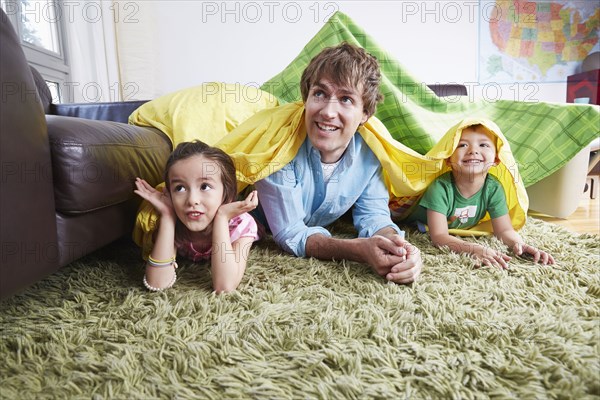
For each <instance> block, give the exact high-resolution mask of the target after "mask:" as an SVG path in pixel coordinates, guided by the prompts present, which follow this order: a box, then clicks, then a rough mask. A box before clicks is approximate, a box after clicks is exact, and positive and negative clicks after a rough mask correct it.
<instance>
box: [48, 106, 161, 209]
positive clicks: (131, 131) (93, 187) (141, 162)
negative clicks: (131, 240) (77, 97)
mask: <svg viewBox="0 0 600 400" xmlns="http://www.w3.org/2000/svg"><path fill="white" fill-rule="evenodd" d="M46 121H47V124H48V136H49V138H50V148H51V154H52V176H53V180H54V194H55V202H56V210H57V211H58V212H60V213H62V214H67V215H78V214H84V213H87V212H92V211H95V210H99V209H102V208H106V207H110V206H113V205H115V204H120V203H124V202H126V201H129V200H131V199H132V198H135V197H136V196H135V194H134V193H133V190H134V188H135V186H134V181H135V178H136V177H140V178H143V179H146V180H147V181H148V182H149V183H150V184H151V185H156V184H158V183H160V182H161V181H162V176H163V170H164V167H165V164H166V161H167V158H168V157H169V154H170V153H171V142H170V140H169V139H168V138H167V136H166V135H164V134H163V133H162V132H160V131H159V130H157V129H154V128H146V127H140V126H134V125H128V124H123V123H120V122H112V121H95V120H89V119H85V118H73V117H63V116H58V115H47V116H46Z"/></svg>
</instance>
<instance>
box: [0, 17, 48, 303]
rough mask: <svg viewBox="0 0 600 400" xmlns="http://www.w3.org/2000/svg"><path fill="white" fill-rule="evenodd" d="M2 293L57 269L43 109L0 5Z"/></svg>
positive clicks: (2, 294)
mask: <svg viewBox="0 0 600 400" xmlns="http://www.w3.org/2000/svg"><path fill="white" fill-rule="evenodd" d="M0 54H1V56H0V81H1V87H2V100H1V102H0V103H1V104H0V160H1V161H2V162H1V163H0V164H1V174H0V175H1V179H0V254H1V257H0V297H1V298H4V297H8V296H9V295H11V294H13V293H15V292H17V291H19V290H20V289H22V288H24V287H26V286H28V285H30V284H31V283H33V282H35V281H37V280H39V279H41V278H43V277H45V276H47V275H49V274H50V273H52V272H54V271H56V270H57V269H58V248H57V236H56V217H55V212H54V189H53V186H52V173H51V165H50V145H49V143H48V137H47V134H46V121H45V119H44V110H43V109H42V106H41V104H40V102H39V99H38V97H37V96H36V93H37V92H36V89H35V83H34V81H33V76H32V75H31V71H30V70H29V67H28V65H27V61H26V60H25V55H24V54H23V50H22V49H21V43H20V40H19V38H18V37H17V35H16V33H15V31H14V29H13V28H12V26H11V25H10V23H9V21H8V17H7V16H6V14H5V13H4V11H3V10H1V9H0Z"/></svg>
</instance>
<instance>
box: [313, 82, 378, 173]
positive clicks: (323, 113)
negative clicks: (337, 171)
mask: <svg viewBox="0 0 600 400" xmlns="http://www.w3.org/2000/svg"><path fill="white" fill-rule="evenodd" d="M304 106H305V110H306V112H305V117H304V122H305V125H306V133H307V135H308V139H309V140H310V143H311V144H312V145H313V146H314V147H315V148H316V149H317V150H319V152H320V153H321V161H322V162H325V163H334V162H336V161H338V160H339V159H340V158H341V157H342V155H343V154H344V151H345V150H346V147H348V143H350V140H351V139H352V136H353V135H354V134H355V133H356V130H357V129H358V125H359V124H361V123H364V122H365V121H366V120H367V115H366V114H365V112H364V105H363V101H362V90H360V89H356V88H346V87H340V86H337V85H335V84H334V83H333V82H331V81H330V80H329V79H320V80H319V81H318V82H316V83H315V84H314V85H312V87H311V88H310V91H309V92H308V97H307V99H306V102H305V104H304Z"/></svg>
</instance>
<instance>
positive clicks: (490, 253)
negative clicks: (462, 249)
mask: <svg viewBox="0 0 600 400" xmlns="http://www.w3.org/2000/svg"><path fill="white" fill-rule="evenodd" d="M471 254H472V255H473V258H475V259H476V260H477V262H478V263H479V264H481V263H483V264H484V265H487V266H488V267H498V268H502V269H508V262H509V261H510V260H511V257H510V256H508V255H506V254H504V253H502V252H501V251H496V250H494V249H491V248H489V247H484V246H477V247H476V248H475V249H474V250H473V252H472V253H471Z"/></svg>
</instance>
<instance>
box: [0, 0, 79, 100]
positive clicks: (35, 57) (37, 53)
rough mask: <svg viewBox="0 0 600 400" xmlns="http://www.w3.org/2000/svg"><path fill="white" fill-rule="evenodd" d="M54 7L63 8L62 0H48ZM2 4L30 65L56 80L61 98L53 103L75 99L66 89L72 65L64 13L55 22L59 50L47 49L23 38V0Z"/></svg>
mask: <svg viewBox="0 0 600 400" xmlns="http://www.w3.org/2000/svg"><path fill="white" fill-rule="evenodd" d="M47 1H49V2H51V3H52V4H53V5H54V7H56V8H58V9H61V10H62V9H63V6H62V1H61V0H47ZM0 5H1V6H2V9H3V10H4V11H5V13H6V14H7V16H8V19H9V20H10V22H11V23H12V25H13V27H14V28H15V31H16V32H17V35H18V36H19V40H20V43H21V47H22V49H23V52H24V53H25V58H26V59H27V62H28V63H29V65H31V66H33V67H34V68H35V69H37V70H38V72H39V73H40V74H41V75H42V77H43V78H44V80H46V81H50V82H55V83H57V84H58V88H59V98H58V99H56V98H53V99H52V102H53V103H70V102H72V101H73V99H72V98H71V97H72V93H70V91H69V90H66V83H67V82H68V81H69V78H70V75H71V67H70V65H69V62H68V61H69V54H68V50H67V47H68V46H67V43H68V38H67V35H66V29H65V26H64V24H65V21H64V20H65V18H64V15H61V16H57V17H56V22H50V23H53V24H55V26H56V31H57V32H56V33H57V44H58V52H54V51H50V50H47V49H45V48H43V47H41V46H37V45H34V44H32V43H29V42H26V41H25V40H23V17H22V15H23V10H22V8H21V1H19V0H2V1H1V3H0Z"/></svg>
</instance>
